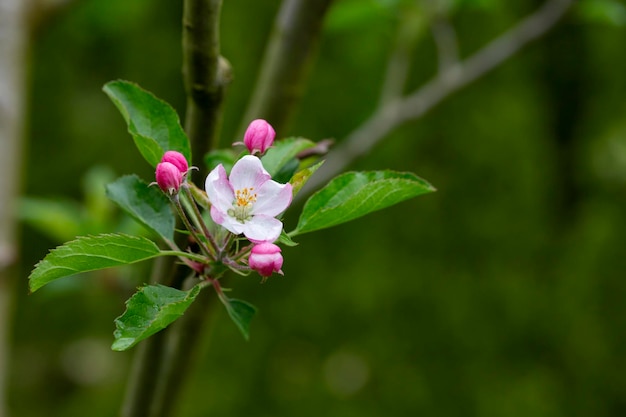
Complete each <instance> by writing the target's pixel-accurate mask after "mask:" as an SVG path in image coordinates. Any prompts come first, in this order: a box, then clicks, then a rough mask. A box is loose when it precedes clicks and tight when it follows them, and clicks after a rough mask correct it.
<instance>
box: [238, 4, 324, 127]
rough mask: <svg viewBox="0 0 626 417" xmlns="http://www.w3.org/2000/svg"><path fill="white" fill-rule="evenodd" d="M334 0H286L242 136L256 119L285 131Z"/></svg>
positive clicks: (242, 123) (246, 116) (243, 125)
mask: <svg viewBox="0 0 626 417" xmlns="http://www.w3.org/2000/svg"><path fill="white" fill-rule="evenodd" d="M331 3H332V0H284V1H283V3H282V5H281V8H280V11H279V13H278V16H277V18H276V21H275V23H274V28H273V30H272V34H271V36H270V40H269V42H268V45H267V49H266V50H265V55H264V58H263V65H262V67H261V72H260V74H259V78H258V80H257V83H256V87H255V90H254V93H253V94H252V99H251V101H250V103H249V105H248V108H247V110H246V111H245V113H244V114H245V116H244V118H243V119H242V121H241V125H240V128H239V134H238V136H237V137H243V134H244V132H245V130H246V127H247V126H248V124H249V123H250V122H251V121H252V120H254V119H259V118H261V119H265V120H267V121H268V122H270V123H271V124H272V126H273V127H274V129H275V130H276V132H279V136H280V135H281V132H285V131H286V130H287V128H288V126H289V122H290V121H291V118H292V117H293V115H294V113H295V110H296V107H297V104H298V102H299V101H300V99H301V98H302V94H303V92H304V86H305V84H306V80H307V78H308V74H309V69H310V66H311V63H312V60H313V56H314V52H315V50H316V46H317V44H318V41H319V37H320V33H321V30H322V23H323V21H324V17H325V15H326V12H327V11H328V8H329V6H330V4H331Z"/></svg>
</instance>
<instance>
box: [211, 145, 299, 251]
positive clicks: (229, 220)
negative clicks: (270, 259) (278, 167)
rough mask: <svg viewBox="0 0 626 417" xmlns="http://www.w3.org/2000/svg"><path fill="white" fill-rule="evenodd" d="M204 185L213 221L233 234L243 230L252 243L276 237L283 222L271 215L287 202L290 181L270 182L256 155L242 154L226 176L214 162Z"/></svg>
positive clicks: (290, 196) (290, 193)
mask: <svg viewBox="0 0 626 417" xmlns="http://www.w3.org/2000/svg"><path fill="white" fill-rule="evenodd" d="M205 187H206V192H207V195H208V197H209V201H210V202H211V218H212V219H213V221H215V223H217V224H219V225H221V226H223V227H224V228H226V229H227V230H228V231H230V232H231V233H234V234H236V235H238V234H241V233H243V234H244V235H245V236H246V237H247V238H248V239H249V240H250V241H251V242H254V243H261V242H273V241H275V240H276V239H278V236H279V235H280V232H281V231H282V229H283V224H282V222H281V221H280V220H278V219H276V218H275V217H276V216H277V215H279V214H280V213H282V212H283V211H284V210H285V209H286V208H287V207H289V204H291V198H292V190H291V184H279V183H277V182H276V181H272V179H271V176H270V174H269V173H268V172H267V171H266V170H265V169H264V168H263V164H262V163H261V160H260V159H259V158H257V157H256V156H253V155H246V156H244V157H243V158H241V159H240V160H239V161H237V162H236V163H235V165H234V166H233V169H232V170H231V172H230V177H228V176H227V175H226V170H225V169H224V167H223V166H222V164H220V165H218V166H217V167H216V168H215V169H213V171H211V172H210V173H209V175H208V176H207V179H206V184H205Z"/></svg>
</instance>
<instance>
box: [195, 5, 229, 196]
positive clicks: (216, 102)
mask: <svg viewBox="0 0 626 417" xmlns="http://www.w3.org/2000/svg"><path fill="white" fill-rule="evenodd" d="M183 7H184V10H183V79H184V83H185V91H186V93H187V111H186V115H185V130H186V132H187V135H188V136H189V139H190V141H191V147H192V149H193V157H194V161H193V163H194V165H195V166H197V167H203V166H204V163H203V162H202V158H203V157H204V155H205V154H206V153H207V152H208V151H209V150H210V149H212V148H215V147H216V146H217V145H218V141H219V130H220V125H221V116H222V100H223V97H224V92H225V90H226V86H227V85H228V84H229V83H230V81H231V79H232V72H231V68H230V64H229V63H228V61H227V60H226V59H225V58H224V57H222V56H220V44H219V16H220V10H221V7H222V1H221V0H185V1H184V6H183ZM201 169H202V168H201ZM201 174H206V173H205V172H202V171H201ZM200 177H203V175H199V176H197V178H200ZM199 185H202V184H199Z"/></svg>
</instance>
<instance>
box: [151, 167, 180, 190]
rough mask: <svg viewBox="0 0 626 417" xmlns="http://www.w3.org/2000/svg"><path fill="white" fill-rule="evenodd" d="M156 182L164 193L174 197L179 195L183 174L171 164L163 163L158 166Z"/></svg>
mask: <svg viewBox="0 0 626 417" xmlns="http://www.w3.org/2000/svg"><path fill="white" fill-rule="evenodd" d="M155 176H156V182H157V184H158V186H159V188H160V189H161V190H163V192H164V193H167V194H169V195H174V194H177V193H178V190H179V189H180V184H181V182H182V180H183V174H182V173H181V172H180V170H179V169H178V168H177V167H176V166H175V165H174V164H172V163H170V162H161V163H159V164H157V166H156V174H155Z"/></svg>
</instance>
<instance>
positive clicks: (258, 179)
mask: <svg viewBox="0 0 626 417" xmlns="http://www.w3.org/2000/svg"><path fill="white" fill-rule="evenodd" d="M270 178H271V177H270V174H268V173H267V171H266V170H265V169H264V168H263V164H262V163H261V160H260V159H259V158H257V157H256V156H252V155H246V156H244V157H243V158H241V159H240V160H239V161H237V162H236V163H235V165H234V166H233V169H232V170H231V171H230V183H231V185H232V187H233V189H235V190H241V189H244V188H250V187H253V188H254V190H255V192H256V190H258V188H259V187H260V186H261V185H262V184H263V183H264V182H266V181H267V180H269V179H270Z"/></svg>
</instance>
